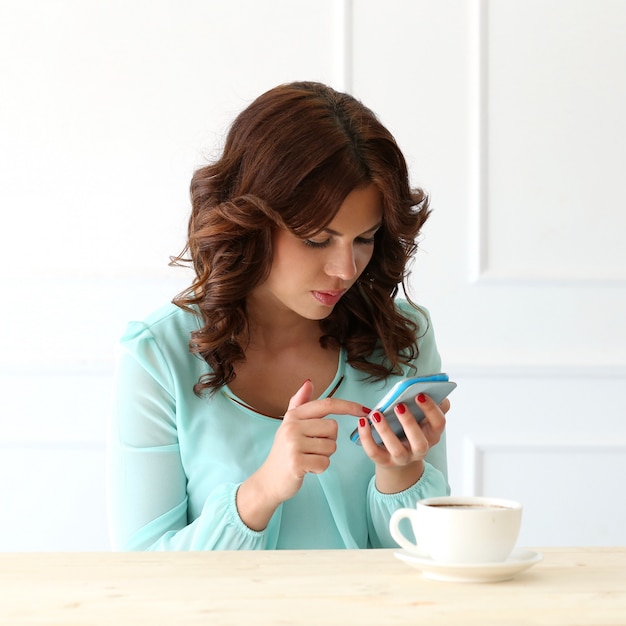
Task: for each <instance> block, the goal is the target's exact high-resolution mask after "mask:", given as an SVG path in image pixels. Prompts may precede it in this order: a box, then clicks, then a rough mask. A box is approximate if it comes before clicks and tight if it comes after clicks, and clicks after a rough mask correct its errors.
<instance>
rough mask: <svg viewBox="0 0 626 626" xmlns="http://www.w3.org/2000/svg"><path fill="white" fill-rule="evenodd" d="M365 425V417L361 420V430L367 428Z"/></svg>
mask: <svg viewBox="0 0 626 626" xmlns="http://www.w3.org/2000/svg"><path fill="white" fill-rule="evenodd" d="M365 423H366V422H365V418H364V417H361V418H359V426H360V427H361V428H365Z"/></svg>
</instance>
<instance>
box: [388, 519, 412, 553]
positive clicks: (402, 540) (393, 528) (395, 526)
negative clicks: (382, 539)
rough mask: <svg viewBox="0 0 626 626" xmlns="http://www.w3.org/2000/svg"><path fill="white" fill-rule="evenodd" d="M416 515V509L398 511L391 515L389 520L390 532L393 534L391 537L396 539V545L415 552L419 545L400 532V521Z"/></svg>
mask: <svg viewBox="0 0 626 626" xmlns="http://www.w3.org/2000/svg"><path fill="white" fill-rule="evenodd" d="M413 515H415V509H397V510H396V511H394V512H393V513H392V515H391V518H390V519H389V531H390V532H391V536H392V537H393V538H394V540H395V541H396V543H397V544H398V545H399V546H401V547H402V548H404V549H405V550H410V551H413V552H414V551H415V550H416V549H417V544H415V543H412V542H411V541H409V540H408V539H407V538H406V537H405V536H404V535H403V534H402V532H400V526H399V525H400V521H401V520H403V519H404V518H405V517H406V518H409V519H410V518H411V517H412V516H413Z"/></svg>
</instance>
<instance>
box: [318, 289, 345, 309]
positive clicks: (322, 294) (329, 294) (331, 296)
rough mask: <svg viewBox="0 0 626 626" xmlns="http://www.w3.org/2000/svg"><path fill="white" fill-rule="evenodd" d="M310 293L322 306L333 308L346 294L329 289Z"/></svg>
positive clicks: (341, 290) (343, 291) (342, 290)
mask: <svg viewBox="0 0 626 626" xmlns="http://www.w3.org/2000/svg"><path fill="white" fill-rule="evenodd" d="M311 293H312V294H313V297H314V298H315V299H316V300H317V301H318V302H320V303H321V304H323V305H324V306H335V304H337V302H339V300H341V296H343V294H344V293H346V290H345V289H340V290H335V289H331V290H328V291H312V292H311Z"/></svg>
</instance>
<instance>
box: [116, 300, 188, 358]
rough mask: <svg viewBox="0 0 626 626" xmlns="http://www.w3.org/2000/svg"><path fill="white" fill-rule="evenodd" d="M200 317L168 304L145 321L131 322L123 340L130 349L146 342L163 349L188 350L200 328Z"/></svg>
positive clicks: (152, 313) (123, 343) (149, 315)
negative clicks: (191, 337) (192, 337)
mask: <svg viewBox="0 0 626 626" xmlns="http://www.w3.org/2000/svg"><path fill="white" fill-rule="evenodd" d="M199 326H200V325H199V319H198V317H197V316H196V315H195V314H194V313H192V312H189V311H185V310H183V309H181V308H180V307H178V306H176V305H175V304H173V303H168V304H166V305H164V306H162V307H160V308H158V309H156V310H155V311H153V312H151V313H150V314H148V315H147V316H146V317H145V318H144V319H143V320H140V321H131V322H129V323H128V324H127V326H126V330H125V332H124V334H123V336H122V338H121V343H122V345H123V346H126V347H127V348H130V347H131V346H133V345H137V344H139V343H142V342H146V341H153V342H156V343H157V344H158V345H159V346H161V347H162V348H163V349H167V348H168V347H170V348H173V349H178V348H179V347H180V346H181V344H184V346H185V348H187V346H188V344H189V339H190V336H191V333H192V332H193V331H194V330H197V329H198V328H199Z"/></svg>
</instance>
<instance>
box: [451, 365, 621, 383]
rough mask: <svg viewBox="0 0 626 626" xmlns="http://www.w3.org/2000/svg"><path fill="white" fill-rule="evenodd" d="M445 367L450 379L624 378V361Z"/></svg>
mask: <svg viewBox="0 0 626 626" xmlns="http://www.w3.org/2000/svg"><path fill="white" fill-rule="evenodd" d="M444 369H445V370H446V371H447V372H448V374H450V376H451V377H453V378H454V377H457V378H481V379H484V378H513V379H519V378H532V379H542V378H550V379H555V378H561V379H575V380H583V379H584V380H588V379H593V380H601V379H607V380H613V379H624V380H625V381H626V364H606V363H604V364H597V365H563V364H532V363H530V364H513V363H512V364H509V363H490V364H485V365H468V364H454V363H447V364H446V367H445V368H444Z"/></svg>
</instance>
